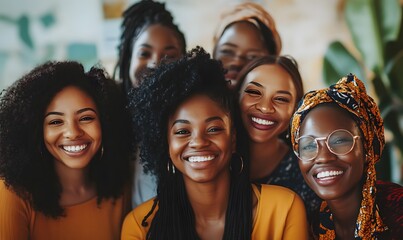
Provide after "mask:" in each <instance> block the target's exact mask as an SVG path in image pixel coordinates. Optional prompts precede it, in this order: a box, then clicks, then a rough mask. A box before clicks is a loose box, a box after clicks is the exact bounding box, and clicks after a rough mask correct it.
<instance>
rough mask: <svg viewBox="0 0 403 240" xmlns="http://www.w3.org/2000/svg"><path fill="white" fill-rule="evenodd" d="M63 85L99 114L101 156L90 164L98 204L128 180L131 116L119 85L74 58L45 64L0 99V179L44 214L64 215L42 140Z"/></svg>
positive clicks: (114, 195)
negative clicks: (84, 96) (79, 94)
mask: <svg viewBox="0 0 403 240" xmlns="http://www.w3.org/2000/svg"><path fill="white" fill-rule="evenodd" d="M67 86H76V87H78V88H80V89H81V90H83V91H84V92H85V93H87V94H88V95H89V96H91V98H92V99H93V100H94V102H95V104H96V106H97V109H98V110H99V112H100V122H101V128H102V136H103V137H102V139H103V140H102V145H103V148H104V152H103V156H102V157H101V155H100V154H101V153H100V152H101V151H99V153H98V154H96V156H94V159H96V161H94V160H93V161H91V163H90V178H91V179H92V180H93V181H94V182H95V183H96V188H97V196H98V203H100V202H101V201H102V199H104V198H117V197H119V196H120V195H121V194H122V193H123V188H124V187H125V185H126V184H128V183H129V181H130V170H129V169H130V167H129V164H130V163H129V159H130V158H129V154H130V152H132V146H133V144H131V141H132V136H131V134H132V132H133V131H127V129H128V128H130V119H129V115H128V113H127V110H126V109H125V107H124V97H123V96H122V93H121V90H120V89H119V87H118V86H117V84H116V83H115V82H114V81H113V80H111V79H109V78H108V77H107V75H106V73H105V71H104V70H103V69H101V68H97V67H93V68H91V70H90V71H88V72H85V71H84V68H83V66H82V65H81V64H80V63H77V62H68V61H66V62H47V63H44V64H43V65H40V66H38V67H36V68H34V69H33V70H32V71H31V72H29V73H28V74H26V75H25V76H23V77H22V78H21V79H19V80H17V81H16V82H15V83H14V84H12V85H11V86H10V87H9V88H8V89H6V90H4V91H3V92H2V95H1V99H0V178H2V179H4V181H5V184H6V185H7V186H8V187H9V188H10V189H11V190H13V191H14V192H16V193H17V194H18V195H19V196H20V197H22V198H24V199H26V200H28V201H29V202H30V204H31V205H32V207H33V208H34V209H35V210H37V211H40V212H42V213H43V214H44V215H46V216H50V217H53V218H57V217H60V216H63V215H64V209H63V208H62V207H61V206H60V204H59V199H60V194H61V191H62V190H61V185H60V182H59V179H58V176H57V174H56V172H55V170H54V160H53V157H52V156H51V154H50V153H49V152H48V151H47V149H46V147H45V144H44V135H43V121H44V115H45V110H46V108H47V106H48V104H49V103H50V102H51V100H52V99H53V97H54V96H55V95H56V94H57V93H58V92H60V91H61V90H62V89H64V88H65V87H67Z"/></svg>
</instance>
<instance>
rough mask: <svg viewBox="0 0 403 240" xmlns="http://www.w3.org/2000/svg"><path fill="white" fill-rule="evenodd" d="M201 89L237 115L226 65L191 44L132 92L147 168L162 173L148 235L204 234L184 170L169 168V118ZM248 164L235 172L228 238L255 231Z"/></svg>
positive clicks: (185, 236)
mask: <svg viewBox="0 0 403 240" xmlns="http://www.w3.org/2000/svg"><path fill="white" fill-rule="evenodd" d="M195 94H203V95H206V96H208V97H210V98H211V99H212V100H213V101H215V102H216V103H217V104H219V106H221V108H222V109H223V110H224V111H225V112H227V113H228V114H229V116H230V117H231V119H234V118H233V117H232V116H233V114H234V109H235V108H234V101H233V95H232V93H231V92H230V90H229V89H228V88H227V85H226V81H225V78H224V70H223V68H222V65H221V63H220V62H219V61H216V60H212V59H211V58H210V55H209V54H207V53H206V52H205V51H204V50H203V49H202V48H195V49H193V50H191V51H190V52H189V53H188V54H187V55H185V57H183V58H182V59H180V60H178V61H176V62H173V63H169V64H164V65H161V66H160V67H159V68H157V69H156V70H155V71H154V72H153V73H152V74H151V75H149V76H148V78H147V80H146V81H144V83H143V84H141V85H140V87H139V88H136V89H133V90H132V91H131V92H130V94H129V108H130V109H131V111H132V120H133V124H134V126H135V128H136V129H138V134H139V135H138V136H139V139H138V141H139V144H140V160H141V161H142V162H143V163H145V169H146V170H148V171H151V172H153V173H154V174H156V176H157V179H158V187H157V197H156V198H155V200H154V204H153V207H152V209H151V210H150V212H149V213H148V215H147V216H145V217H144V220H143V222H142V224H143V225H147V224H148V222H147V219H148V217H149V216H150V214H152V212H153V211H154V210H155V208H156V205H157V204H158V210H157V212H156V214H155V217H154V219H153V221H152V223H151V226H150V230H149V232H148V234H147V239H151V238H152V239H163V238H164V239H198V238H199V237H198V236H197V233H196V229H195V223H194V213H193V209H192V207H191V205H190V202H189V200H188V198H187V195H186V189H185V186H184V182H183V177H182V174H181V173H180V172H179V173H178V172H177V173H176V174H172V173H169V172H168V171H167V163H168V162H169V160H170V156H169V150H168V149H169V146H168V140H167V131H168V119H169V117H170V116H171V115H172V114H173V113H174V112H175V110H176V109H177V107H178V106H179V105H180V104H181V103H182V102H184V101H185V100H186V99H188V98H190V97H192V96H194V95H195ZM233 125H234V124H233ZM233 127H234V126H233ZM232 130H234V128H233V129H232ZM232 133H233V134H235V132H234V131H232ZM236 163H238V165H236ZM234 164H235V165H234ZM231 165H232V168H235V169H240V168H241V166H240V163H239V159H235V158H234V159H233V160H231ZM248 166H249V164H248V163H247V162H244V168H243V171H242V172H241V173H240V174H238V173H239V172H237V171H232V172H231V189H230V197H229V199H230V200H229V203H228V208H227V213H226V221H225V222H226V224H225V229H224V239H250V237H251V229H252V191H251V185H250V182H249V168H248Z"/></svg>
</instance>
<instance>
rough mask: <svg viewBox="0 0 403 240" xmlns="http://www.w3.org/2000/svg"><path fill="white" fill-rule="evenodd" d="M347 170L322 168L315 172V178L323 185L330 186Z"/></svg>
mask: <svg viewBox="0 0 403 240" xmlns="http://www.w3.org/2000/svg"><path fill="white" fill-rule="evenodd" d="M344 173H345V171H344V170H341V169H322V170H318V171H316V172H315V173H314V174H313V178H314V180H315V181H316V183H318V184H319V185H321V186H329V185H332V184H335V183H336V182H337V181H338V180H339V179H341V178H342V176H343V175H344Z"/></svg>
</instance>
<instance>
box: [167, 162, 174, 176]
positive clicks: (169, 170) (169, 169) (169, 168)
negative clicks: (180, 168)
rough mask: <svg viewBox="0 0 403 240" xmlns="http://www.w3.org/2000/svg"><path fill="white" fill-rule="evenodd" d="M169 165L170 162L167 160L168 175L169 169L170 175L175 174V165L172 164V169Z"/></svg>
mask: <svg viewBox="0 0 403 240" xmlns="http://www.w3.org/2000/svg"><path fill="white" fill-rule="evenodd" d="M170 165H171V161H169V160H168V162H167V170H168V173H171V169H172V174H175V165H174V164H173V163H172V167H171V166H170Z"/></svg>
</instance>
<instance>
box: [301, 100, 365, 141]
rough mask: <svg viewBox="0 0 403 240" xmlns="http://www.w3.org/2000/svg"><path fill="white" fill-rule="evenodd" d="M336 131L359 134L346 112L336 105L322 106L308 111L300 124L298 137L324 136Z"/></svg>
mask: <svg viewBox="0 0 403 240" xmlns="http://www.w3.org/2000/svg"><path fill="white" fill-rule="evenodd" d="M337 129H346V130H348V131H350V132H352V133H353V134H359V133H360V131H359V128H358V126H357V124H356V122H355V121H354V119H353V117H352V116H351V115H350V114H349V113H348V112H347V110H344V109H342V108H341V107H338V106H337V105H336V104H322V105H319V106H317V107H315V108H314V109H312V110H310V111H309V112H308V114H307V115H306V117H305V119H304V120H303V122H302V124H301V129H300V133H301V134H300V135H301V136H302V135H313V136H319V135H326V134H329V133H330V132H333V131H334V130H337Z"/></svg>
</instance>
